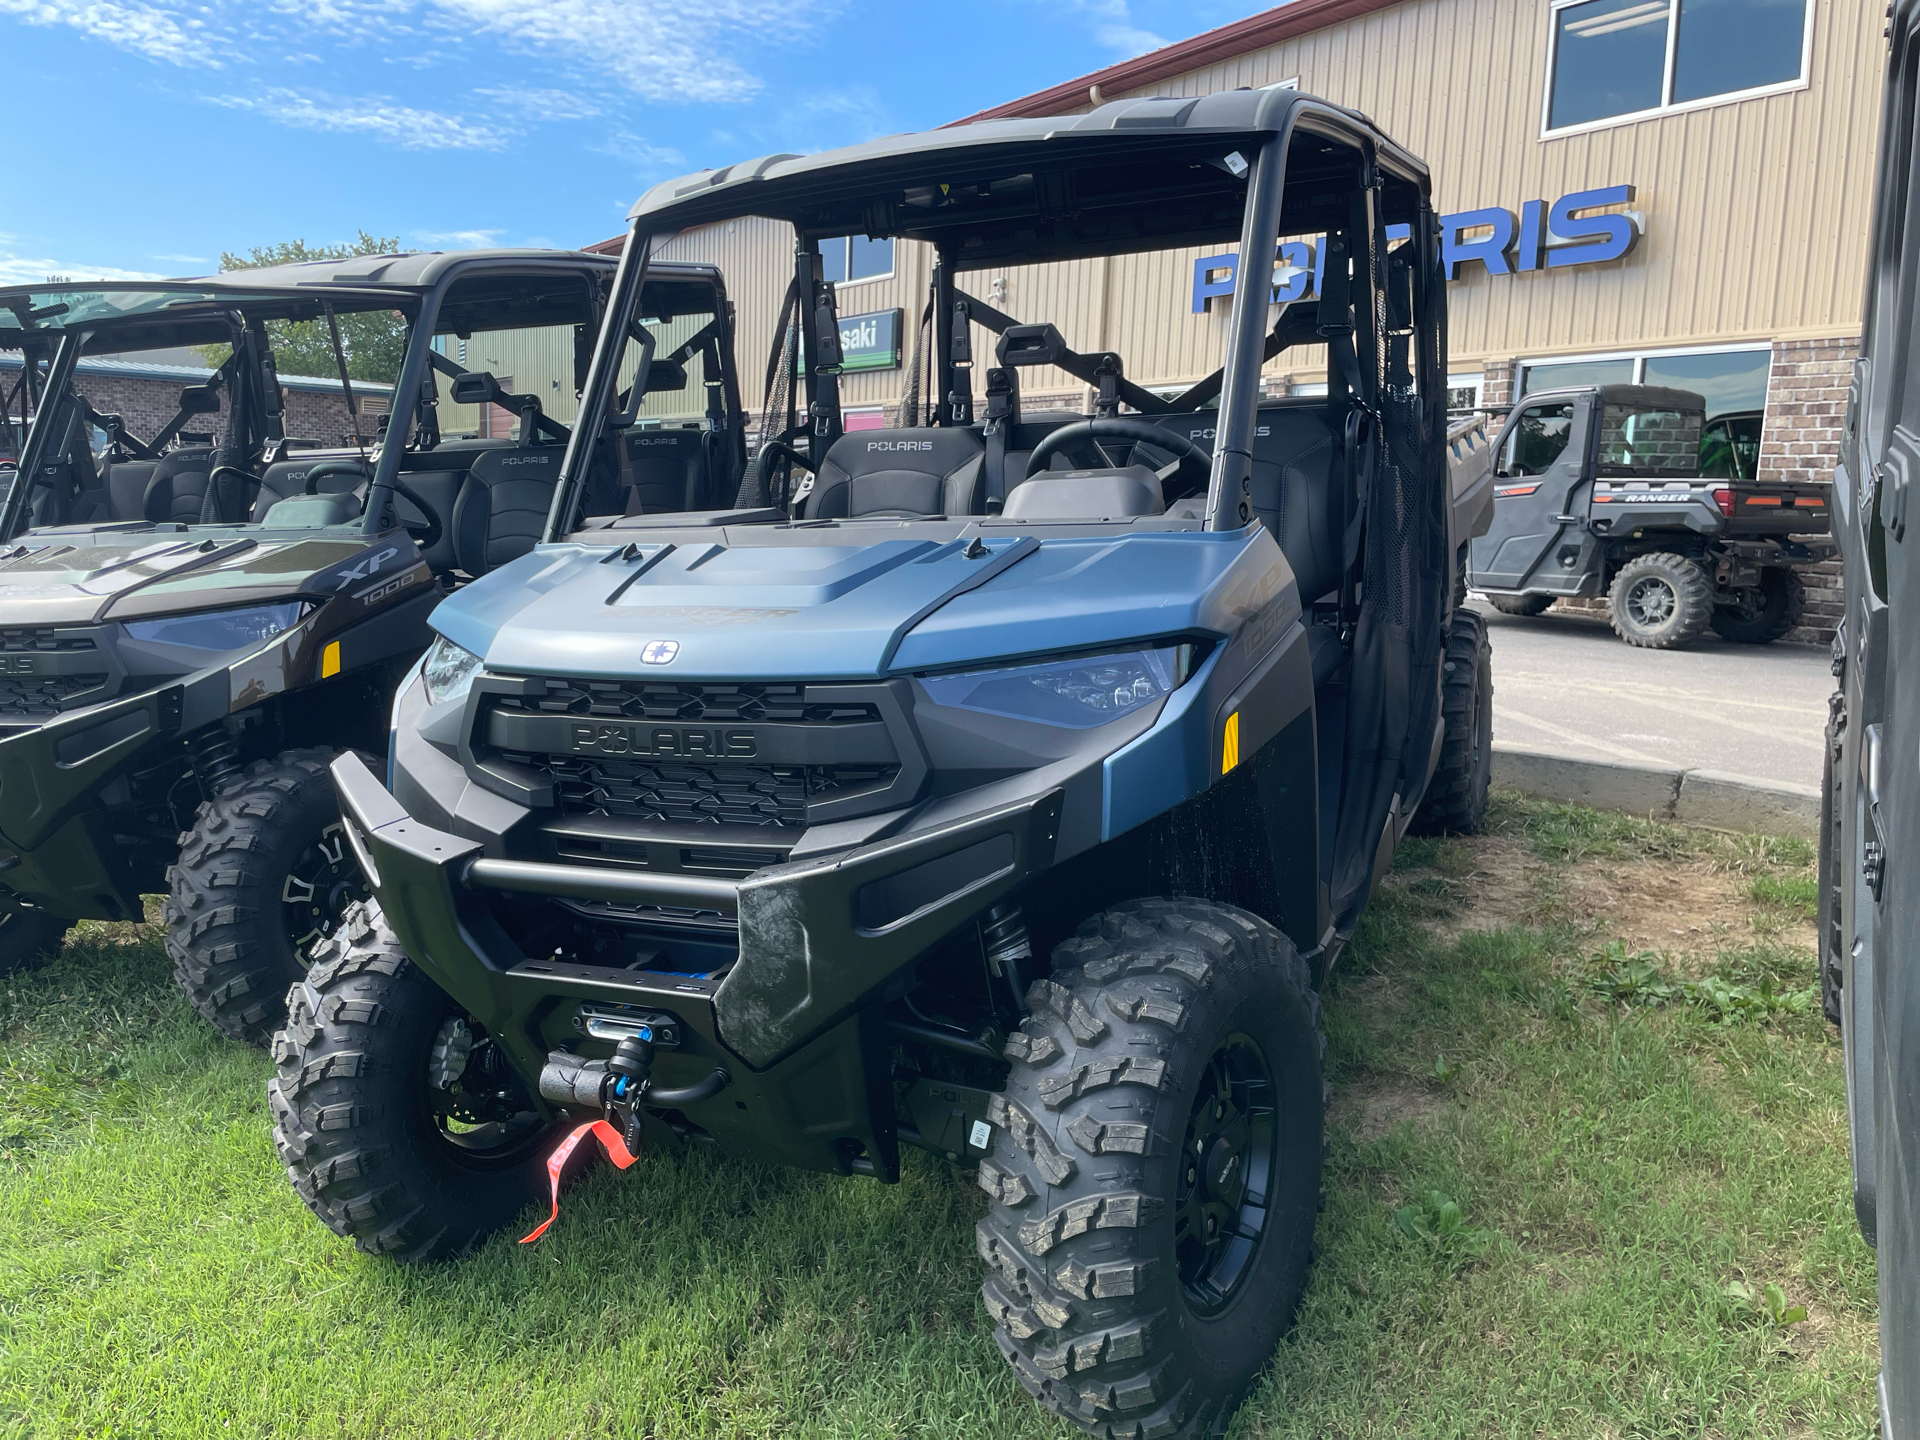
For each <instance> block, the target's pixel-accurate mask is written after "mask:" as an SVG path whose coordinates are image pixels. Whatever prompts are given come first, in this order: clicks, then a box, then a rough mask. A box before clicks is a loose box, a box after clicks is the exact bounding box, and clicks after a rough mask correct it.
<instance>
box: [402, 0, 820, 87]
mask: <svg viewBox="0 0 1920 1440" xmlns="http://www.w3.org/2000/svg"><path fill="white" fill-rule="evenodd" d="M428 3H429V4H432V5H434V6H435V7H437V8H438V9H439V10H441V11H442V12H443V13H444V14H445V15H447V16H449V17H457V18H458V19H459V20H460V21H461V22H462V23H463V24H464V25H466V26H467V27H469V28H477V29H479V30H482V31H486V32H488V33H491V34H492V35H494V36H495V37H496V38H497V39H498V40H499V41H500V42H501V44H502V45H504V46H505V47H506V48H508V49H512V50H528V51H554V52H559V53H562V54H565V55H568V56H570V57H572V58H573V59H574V60H576V61H578V62H580V63H582V64H586V65H592V66H595V67H597V68H599V69H601V70H603V71H605V72H606V73H607V74H609V75H611V76H613V78H615V79H616V80H618V81H619V82H620V83H621V84H622V85H624V86H626V87H627V88H628V89H629V90H632V91H633V92H634V93H636V94H638V95H641V96H644V97H645V98H646V99H649V100H663V101H687V100H701V101H739V100H746V99H748V98H750V97H751V96H753V95H754V94H756V93H757V92H758V91H759V89H760V80H759V77H757V76H755V75H753V74H751V73H750V72H748V71H747V70H746V69H744V68H743V67H742V66H741V65H740V64H738V63H737V62H736V61H734V60H731V59H729V58H727V56H726V53H725V52H726V51H727V50H728V49H730V48H734V47H733V45H732V44H731V43H729V42H730V41H732V40H733V39H734V37H738V36H747V37H751V38H753V39H756V40H760V41H767V40H784V39H792V38H795V37H797V36H799V35H801V34H804V33H807V32H809V31H811V30H814V29H817V28H819V27H821V26H823V25H825V23H826V22H827V21H828V19H829V18H830V17H831V16H832V14H833V13H834V12H835V11H836V10H837V9H838V8H839V6H838V4H837V3H832V0H823V3H815V4H811V5H800V6H796V5H793V4H791V3H789V0H702V3H701V4H698V5H691V6H682V5H679V4H675V3H671V0H428Z"/></svg>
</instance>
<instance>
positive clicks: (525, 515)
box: [450, 445, 566, 576]
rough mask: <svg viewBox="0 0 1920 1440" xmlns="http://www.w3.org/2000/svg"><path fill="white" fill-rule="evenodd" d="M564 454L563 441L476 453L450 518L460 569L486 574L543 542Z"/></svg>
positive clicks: (478, 574) (476, 574)
mask: <svg viewBox="0 0 1920 1440" xmlns="http://www.w3.org/2000/svg"><path fill="white" fill-rule="evenodd" d="M565 453H566V447H565V446H562V445H523V446H516V447H514V448H512V449H508V450H486V451H482V452H481V453H479V454H477V455H475V456H474V458H473V466H472V468H471V469H469V470H468V471H467V476H466V479H465V480H464V481H463V482H462V483H461V486H460V495H459V498H458V499H456V500H455V501H454V502H453V516H452V519H451V522H450V528H451V530H452V534H453V553H454V558H455V561H456V563H457V564H458V565H459V567H460V568H461V569H462V570H464V571H465V572H466V573H467V574H469V575H473V576H480V575H484V574H486V573H487V572H488V571H489V570H496V569H498V568H499V567H500V566H502V565H505V564H507V563H508V562H509V561H513V560H518V559H519V558H520V557H521V556H522V555H525V554H526V553H527V552H528V551H530V550H532V549H533V547H534V546H535V545H537V544H539V543H540V532H541V531H542V530H544V529H545V528H546V524H547V511H548V509H549V508H550V507H551V506H552V504H553V490H554V486H555V485H556V484H557V483H558V482H559V479H560V459H561V457H562V456H563V455H564V454H565Z"/></svg>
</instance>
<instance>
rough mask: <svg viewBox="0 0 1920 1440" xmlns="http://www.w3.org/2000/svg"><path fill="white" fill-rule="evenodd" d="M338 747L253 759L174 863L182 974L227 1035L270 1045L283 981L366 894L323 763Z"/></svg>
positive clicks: (218, 793) (171, 953)
mask: <svg viewBox="0 0 1920 1440" xmlns="http://www.w3.org/2000/svg"><path fill="white" fill-rule="evenodd" d="M338 753H339V752H337V751H334V750H326V749H312V750H288V751H286V752H284V753H283V754H280V755H278V756H275V757H274V758H273V759H271V760H256V761H255V762H254V763H253V764H252V765H250V766H248V767H247V768H246V769H245V770H244V771H242V772H241V773H240V774H238V775H236V776H234V777H232V778H231V779H229V780H227V781H225V782H223V783H222V784H221V785H220V786H219V787H218V788H217V789H216V790H215V791H214V795H213V798H212V799H211V800H207V801H204V802H203V803H202V804H201V806H200V810H199V813H198V814H197V815H196V816H195V817H194V822H193V828H192V829H191V830H189V831H187V833H186V834H185V835H184V836H182V837H181V845H180V859H179V862H178V863H177V864H175V865H172V866H170V867H168V870H167V884H168V888H169V890H170V891H171V893H170V894H169V895H168V897H167V902H166V908H165V911H164V912H163V913H164V917H165V923H166V935H167V955H168V957H169V958H170V959H171V960H172V961H173V972H174V978H175V979H177V980H178V981H179V982H180V988H181V989H182V990H184V991H186V992H187V998H188V999H189V1000H191V1001H192V1002H193V1008H194V1009H196V1010H198V1011H199V1012H200V1013H201V1014H202V1015H204V1016H206V1018H207V1019H208V1020H210V1021H212V1022H213V1024H214V1026H215V1027H216V1028H217V1029H219V1030H220V1032H221V1033H222V1034H225V1035H229V1036H231V1037H232V1038H233V1039H235V1040H244V1041H246V1042H247V1043H248V1044H250V1045H265V1044H266V1043H267V1041H268V1040H269V1039H270V1038H271V1037H272V1035H273V1032H274V1031H275V1030H277V1029H278V1028H279V1027H280V1022H281V1020H282V1019H284V1018H285V1016H286V1009H285V1006H286V996H287V987H288V986H289V985H292V984H293V983H294V982H295V981H297V980H298V979H299V978H300V977H301V976H302V975H304V974H306V971H307V965H308V963H309V962H310V960H311V958H312V954H313V948H314V946H316V945H317V944H319V943H320V942H321V941H322V940H324V939H325V938H326V937H327V936H329V935H331V934H333V933H334V931H335V930H336V929H337V928H338V926H339V924H340V920H341V917H342V916H343V915H344V914H345V913H346V909H347V907H348V906H349V905H351V904H353V903H354V902H355V901H356V900H364V899H365V898H366V897H367V895H368V894H369V893H370V892H369V891H368V888H367V882H366V877H365V876H363V875H362V874H361V873H360V866H359V863H358V862H357V861H356V860H355V859H354V856H353V851H352V849H351V848H350V847H349V846H348V844H347V836H346V830H345V827H344V826H343V825H342V824H341V821H340V799H339V796H338V795H337V794H335V792H334V788H333V777H332V775H331V774H329V773H328V769H327V767H328V766H329V765H331V764H332V763H333V759H334V757H335V755H336V754H338Z"/></svg>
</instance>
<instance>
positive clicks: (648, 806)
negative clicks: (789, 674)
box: [500, 687, 899, 825]
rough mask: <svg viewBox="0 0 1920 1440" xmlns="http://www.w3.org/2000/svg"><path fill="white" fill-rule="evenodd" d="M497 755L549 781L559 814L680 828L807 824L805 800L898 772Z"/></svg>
mask: <svg viewBox="0 0 1920 1440" xmlns="http://www.w3.org/2000/svg"><path fill="white" fill-rule="evenodd" d="M687 688H691V687H687ZM769 688H771V687H769ZM500 758H501V759H503V760H508V761H511V762H513V763H514V764H517V765H525V766H527V767H529V768H530V769H532V770H535V771H537V772H540V773H543V774H546V775H549V776H551V777H552V780H553V786H554V793H555V797H556V798H557V799H558V801H559V805H560V809H561V810H562V811H563V812H565V813H568V814H573V815H603V816H607V817H609V818H613V819H619V820H652V821H659V822H662V823H666V824H679V825H689V824H691V825H805V824H806V823H807V806H808V805H809V804H810V803H811V804H819V803H821V802H823V801H826V800H831V799H837V798H839V797H840V796H843V795H849V794H853V793H857V792H859V791H863V790H875V789H879V788H880V787H882V786H884V785H886V784H887V782H888V781H889V780H891V779H892V778H893V776H894V774H895V772H896V771H897V770H898V768H899V767H898V766H895V765H726V764H714V765H688V764H675V763H672V762H670V761H669V762H662V763H654V762H650V761H645V760H620V759H613V758H608V757H603V756H597V755H516V754H513V753H512V752H510V751H509V752H502V754H501V757H500Z"/></svg>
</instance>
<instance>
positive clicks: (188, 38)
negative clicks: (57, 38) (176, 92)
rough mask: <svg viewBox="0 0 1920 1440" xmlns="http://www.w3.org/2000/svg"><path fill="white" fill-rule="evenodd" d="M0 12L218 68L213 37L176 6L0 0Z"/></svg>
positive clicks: (150, 54)
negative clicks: (167, 8)
mask: <svg viewBox="0 0 1920 1440" xmlns="http://www.w3.org/2000/svg"><path fill="white" fill-rule="evenodd" d="M0 15H17V16H19V17H20V18H21V19H22V20H24V21H26V22H27V24H29V25H64V26H66V27H67V28H68V29H71V30H78V31H79V32H80V33H81V34H82V35H87V36H90V37H91V38H93V39H95V40H104V41H106V42H107V43H108V44H109V45H118V46H119V47H120V48H121V49H122V50H131V51H133V52H135V53H136V54H139V55H145V56H146V57H147V58H148V59H149V60H164V61H166V62H167V63H168V64H170V65H205V66H208V67H210V68H212V69H215V70H218V69H219V68H220V59H219V55H218V49H219V47H218V45H217V44H216V43H214V42H215V39H216V37H215V36H213V35H212V34H210V33H208V30H207V26H206V24H205V22H204V21H201V20H197V19H192V18H189V17H186V16H183V15H181V14H179V13H178V12H177V11H170V10H162V9H159V8H157V7H155V6H152V5H141V4H133V5H117V4H113V3H111V0H0Z"/></svg>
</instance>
